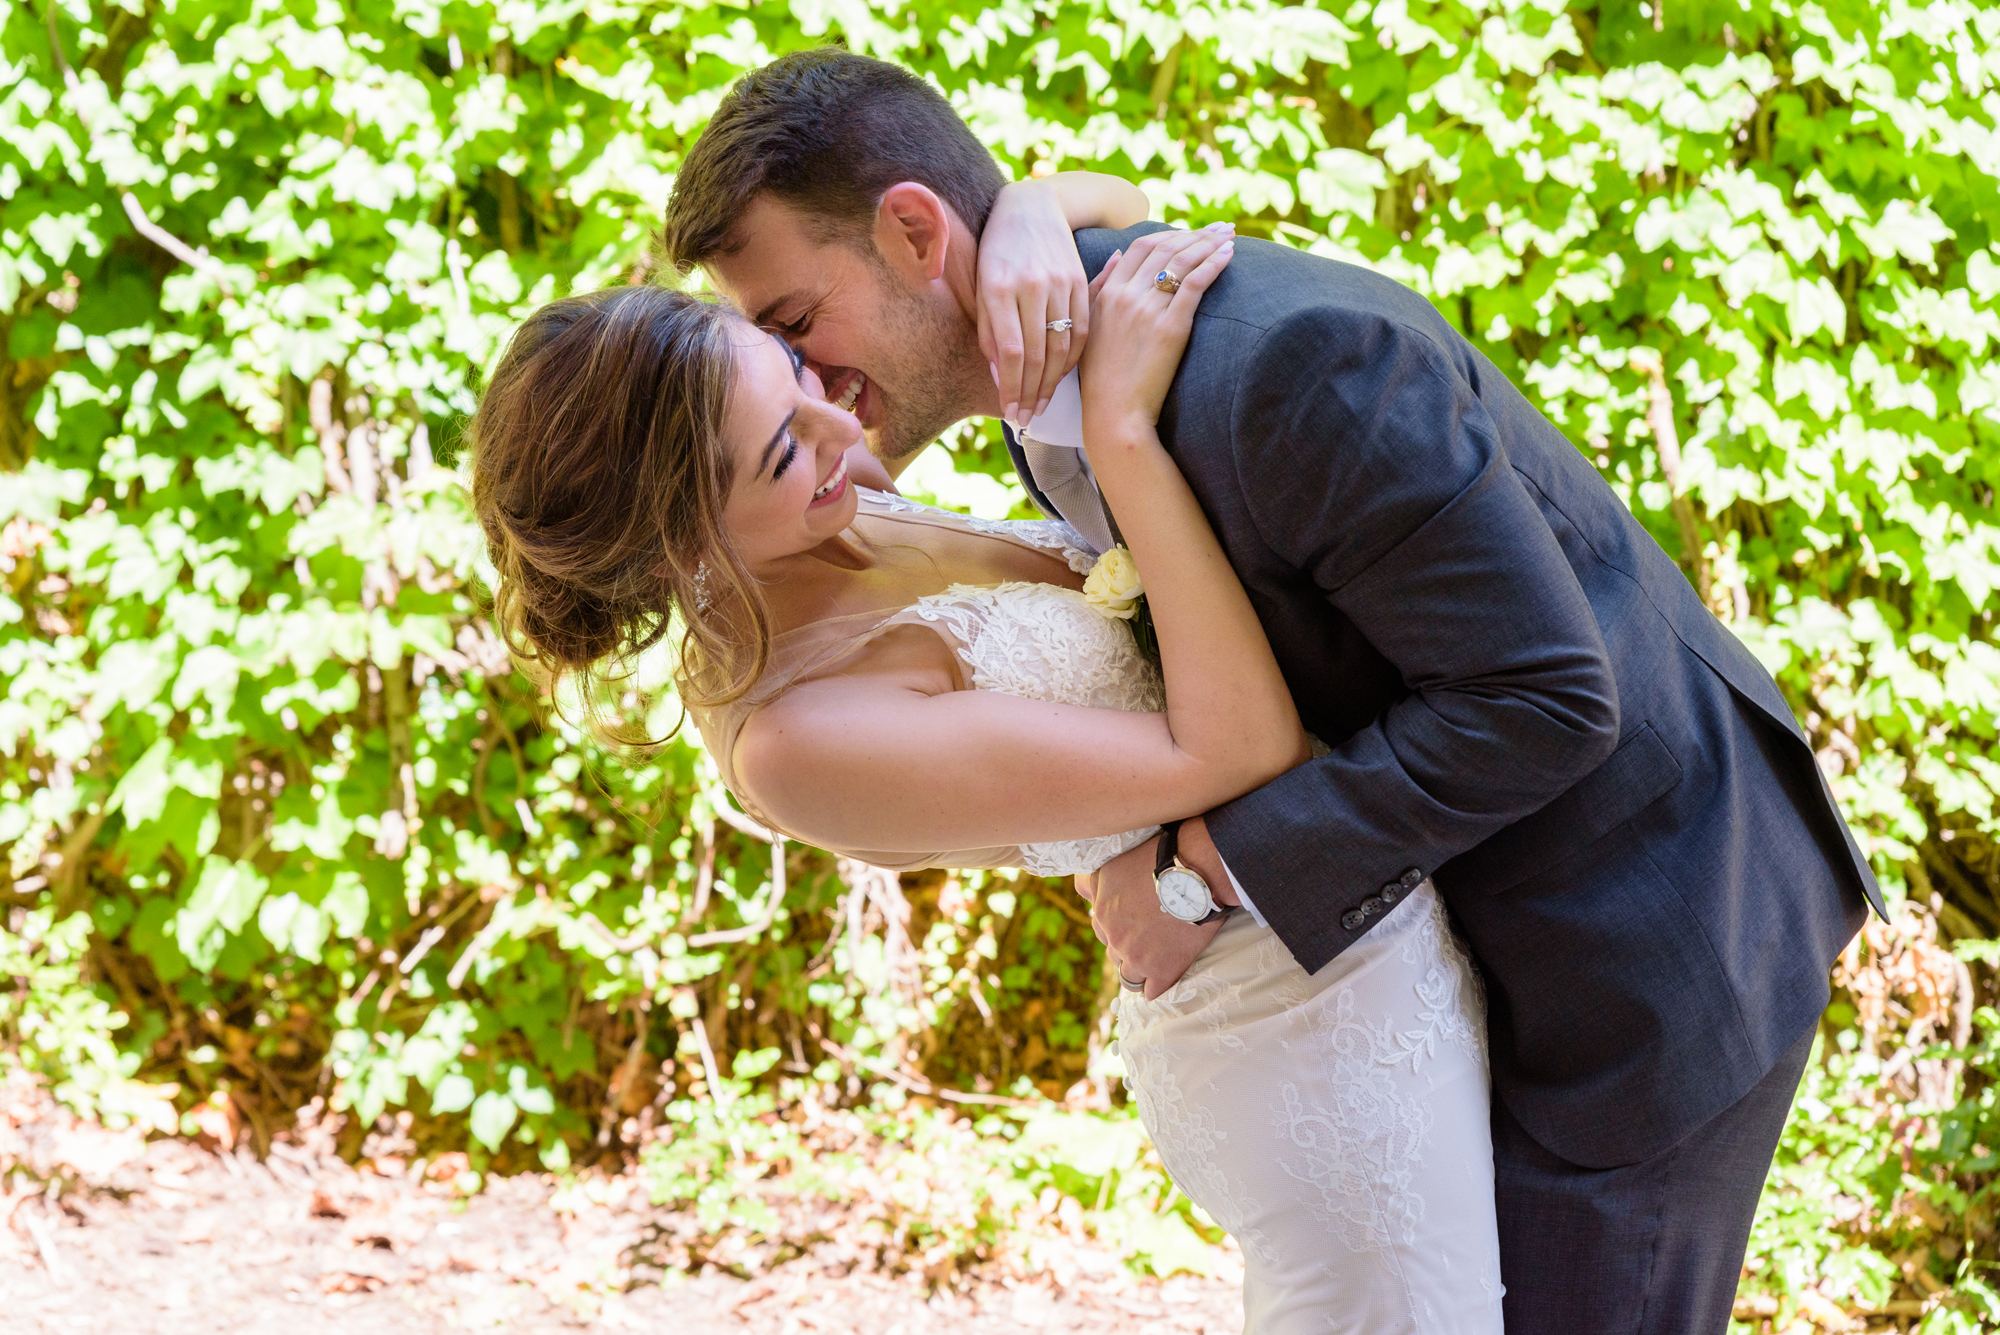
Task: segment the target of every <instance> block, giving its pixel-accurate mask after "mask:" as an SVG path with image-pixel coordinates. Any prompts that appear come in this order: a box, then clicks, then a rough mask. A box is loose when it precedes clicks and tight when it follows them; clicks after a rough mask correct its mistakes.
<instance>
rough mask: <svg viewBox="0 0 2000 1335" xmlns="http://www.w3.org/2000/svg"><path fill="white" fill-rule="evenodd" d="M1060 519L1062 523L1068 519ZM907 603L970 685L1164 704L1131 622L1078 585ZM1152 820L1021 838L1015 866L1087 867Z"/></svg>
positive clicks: (1050, 871)
mask: <svg viewBox="0 0 2000 1335" xmlns="http://www.w3.org/2000/svg"><path fill="white" fill-rule="evenodd" d="M1062 527H1064V528H1067V525H1063V526H1062ZM911 611H912V612H913V613H914V614H915V615H916V616H917V617H918V618H920V619H922V620H923V621H925V622H928V623H929V624H931V625H932V626H935V627H937V628H938V629H940V630H941V631H943V632H944V633H945V634H946V636H947V638H948V639H949V640H950V641H951V643H952V645H953V647H954V648H955V649H956V650H957V652H958V657H959V661H960V662H962V663H963V664H964V665H965V668H966V672H967V674H968V676H969V677H970V678H971V681H972V684H973V686H974V687H976V688H977V689H979V690H982V691H1000V692H1003V693H1005V694H1007V695H1017V696H1022V697H1025V698H1027V699H1030V700H1047V701H1050V702H1052V703H1056V704H1065V705H1080V706H1083V707H1085V708H1089V709H1119V710H1126V711H1144V712H1152V713H1157V712H1159V711H1160V710H1163V709H1165V708H1166V707H1167V696H1166V690H1165V688H1164V687H1163V686H1162V685H1161V682H1160V670H1159V668H1158V667H1157V666H1156V665H1155V664H1154V663H1153V661H1152V660H1151V659H1150V658H1147V657H1146V656H1145V655H1144V654H1142V653H1140V652H1139V647H1138V645H1137V644H1136V643H1135V642H1134V641H1133V639H1132V632H1131V628H1130V627H1129V626H1128V625H1127V624H1126V623H1125V622H1123V621H1117V620H1114V619H1112V618H1110V617H1107V616H1105V615H1104V614H1103V613H1102V612H1099V611H1098V610H1097V609H1096V608H1094V607H1092V606H1091V605H1090V603H1088V602H1087V601H1085V599H1084V597H1083V595H1082V594H1080V593H1078V592H1076V591H1075V590H1073V589H1065V588H1062V587H1061V586H1059V585H1055V584H1031V583H1022V582H1016V583H1010V584H997V585H992V586H974V585H969V584H955V585H953V586H952V587H951V588H949V589H946V590H945V591H944V592H943V593H938V594H933V595H931V596H930V597H928V598H924V599H922V600H920V601H919V602H918V603H917V604H916V606H915V607H913V608H912V609H911ZM1158 831H1159V827H1158V826H1148V827H1147V828H1145V829H1143V830H1128V831H1126V832H1125V833H1123V834H1114V835H1105V836H1102V837H1099V838H1095V839H1073V840H1068V841H1065V842H1061V843H1050V844H1028V845H1024V846H1023V847H1022V848H1021V866H1022V867H1023V868H1024V869H1025V870H1028V871H1031V872H1033V873H1035V874H1036V875H1037V876H1071V875H1074V874H1076V873H1077V872H1083V871H1095V870H1096V869H1097V868H1099V867H1101V866H1103V865H1104V864H1105V863H1107V862H1109V861H1110V860H1111V859H1112V858H1115V857H1117V856H1118V855H1119V854H1120V853H1123V852H1126V851H1127V850H1129V849H1132V848H1136V847H1138V846H1139V845H1140V844H1142V843H1144V842H1145V841H1146V840H1148V839H1150V838H1152V837H1153V835H1154V834H1156V833H1158Z"/></svg>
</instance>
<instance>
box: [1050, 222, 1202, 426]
mask: <svg viewBox="0 0 2000 1335" xmlns="http://www.w3.org/2000/svg"><path fill="white" fill-rule="evenodd" d="M1235 249H1236V231H1235V228H1234V227H1233V226H1232V225H1231V224H1229V223H1211V224H1210V225H1209V226H1207V227H1204V228H1202V229H1201V230H1200V231H1197V232H1181V231H1171V232H1149V233H1147V234H1146V235H1145V236H1142V237H1140V238H1139V239H1138V240H1137V241H1135V242H1133V243H1132V248H1131V249H1130V250H1128V251H1125V252H1123V253H1122V254H1116V255H1113V256H1112V257H1111V258H1110V260H1108V261H1106V263H1105V265H1104V269H1103V271H1102V272H1100V273H1099V274H1098V275H1097V279H1096V281H1095V282H1093V283H1092V284H1091V285H1090V294H1091V302H1090V305H1091V316H1092V324H1093V328H1094V330H1095V332H1094V333H1093V334H1092V335H1091V338H1090V342H1089V344H1088V345H1087V346H1086V347H1085V348H1084V351H1083V375H1082V382H1083V385H1082V387H1083V415H1084V420H1085V421H1086V422H1094V423H1096V424H1097V425H1098V426H1099V427H1100V428H1103V427H1115V426H1116V425H1117V424H1118V423H1120V422H1123V421H1135V422H1140V423H1142V424H1143V425H1144V426H1145V427H1146V428H1148V429H1151V428H1152V427H1154V426H1156V425H1158V423H1159V420H1160V405H1161V404H1162V403H1164V402H1166V397H1167V386H1169V385H1171V384H1172V383H1173V380H1174V372H1175V371H1176V370H1178V369H1179V367H1180V363H1181V354H1182V353H1183V352H1185V351H1186V350H1187V341H1188V335H1189V333H1191V332H1192V331H1193V329H1194V312H1195V307H1196V306H1198V305H1199V304H1200V303H1201V295H1202V293H1204V292H1206V291H1207V290H1208V287H1209V284H1211V283H1213V282H1214V281H1215V280H1216V279H1217V278H1218V277H1219V276H1221V274H1222V271H1223V270H1224V269H1226V268H1228V267H1229V260H1230V256H1231V255H1233V254H1234V253H1235ZM1161 274H1169V275H1172V276H1173V277H1174V278H1177V279H1179V280H1180V287H1179V288H1178V289H1177V290H1176V291H1174V292H1173V293H1171V294H1169V293H1167V292H1163V291H1161V290H1160V288H1159V286H1158V279H1159V276H1160V275H1161ZM1093 434H1094V433H1093V432H1092V431H1091V430H1089V429H1088V428H1086V430H1085V438H1086V439H1089V438H1090V437H1091V436H1092V435H1093Z"/></svg>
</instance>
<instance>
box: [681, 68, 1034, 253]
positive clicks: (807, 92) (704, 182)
mask: <svg viewBox="0 0 2000 1335" xmlns="http://www.w3.org/2000/svg"><path fill="white" fill-rule="evenodd" d="M902 181H915V182H916V183H917V184H919V185H923V186H928V187H929V188H930V189H931V190H933V191H935V192H936V193H937V195H938V197H939V198H940V199H942V200H944V202H945V203H947V204H949V205H950V206H951V208H952V211H953V212H954V213H956V214H958V216H959V218H960V220H961V221H963V222H964V223H965V225H966V226H967V227H969V228H971V229H972V234H973V235H974V236H977V235H979V233H980V231H981V229H983V228H984V227H985V226H986V215H987V214H988V213H989V212H991V211H992V208H993V200H994V198H995V197H996V196H998V195H999V193H1000V188H1001V187H1002V186H1003V185H1005V184H1006V183H1007V178H1006V176H1005V175H1004V174H1003V173H1002V172H1001V170H1000V167H999V165H998V164H997V163H995V162H994V161H993V155H992V154H991V153H989V152H987V151H986V146H985V145H984V144H981V143H980V142H979V140H978V139H977V138H976V137H975V136H974V135H973V133H972V131H971V130H970V129H969V128H967V126H966V124H965V122H964V121H963V120H961V119H959V116H958V113H957V112H955V111H953V110H952V109H951V103H949V102H947V101H946V100H945V99H944V97H943V95H942V94H940V93H939V92H938V91H937V90H936V89H935V88H932V87H931V86H930V85H929V84H927V83H925V82H924V81H923V80H922V79H920V78H918V77H917V76H916V75H914V74H912V73H910V71H908V70H906V69H904V68H903V67H902V66H900V65H892V64H890V63H889V62H887V61H885V60H871V59H870V58H868V57H867V56H857V55H855V54H854V53H852V52H851V51H843V50H841V49H840V48H838V47H821V48H819V49H817V50H813V51H795V52H793V53H792V54H791V55H788V56H782V57H780V58H779V59H777V60H774V61H772V62H771V63H770V64H768V65H766V66H764V67H763V68H762V69H758V70H752V71H751V72H750V73H748V74H746V75H744V76H743V77H742V78H741V79H739V80H737V83H736V86H735V87H734V88H732V89H730V90H729V95H728V96H727V97H725V98H723V100H722V105H721V106H720V107H718V108H716V112H715V117H714V119H712V120H711V121H709V123H708V128H707V129H706V130H703V131H702V133H701V138H700V139H699V140H697V141H696V142H695V146H694V147H693V148H692V149H690V150H688V154H687V157H686V158H685V159H683V160H682V162H681V168H680V172H679V173H678V175H677V176H676V177H675V180H674V192H673V197H672V199H671V200H670V201H669V202H668V204H667V218H666V226H665V227H664V228H663V229H662V230H661V234H660V244H661V248H662V249H663V250H664V251H665V253H666V256H667V258H668V260H670V261H671V262H672V263H673V264H674V266H675V267H676V268H678V269H680V270H681V271H682V272H683V273H685V272H687V271H688V270H690V269H692V268H694V267H695V266H696V265H698V264H702V263H704V262H706V261H708V260H710V259H712V258H714V257H715V256H718V255H725V254H728V253H730V252H731V251H733V250H734V249H735V248H736V247H737V246H738V245H740V244H741V241H740V239H739V238H736V237H735V236H734V235H733V233H734V232H735V230H736V225H737V223H739V222H740V221H742V218H743V215H744V214H745V213H746V212H747V211H748V210H749V208H750V205H751V202H752V201H754V200H755V199H756V198H757V196H758V195H760V194H770V195H772V196H774V197H776V198H777V199H779V200H782V201H783V202H784V203H786V204H789V205H791V206H792V207H793V208H795V209H797V210H799V212H801V213H802V214H804V215H805V216H806V217H807V218H808V219H809V220H811V221H812V222H813V223H814V224H816V226H817V228H818V230H819V232H820V234H821V237H822V239H823V240H829V241H831V240H836V239H847V240H854V239H861V240H862V241H863V244H864V248H867V247H866V238H867V237H868V235H869V233H870V231H871V229H872V228H873V226H874V218H875V210H876V208H877V207H878V206H879V205H880V204H881V202H882V195H883V193H884V192H886V191H887V190H888V189H889V187H890V186H892V185H896V184H897V183H899V182H902Z"/></svg>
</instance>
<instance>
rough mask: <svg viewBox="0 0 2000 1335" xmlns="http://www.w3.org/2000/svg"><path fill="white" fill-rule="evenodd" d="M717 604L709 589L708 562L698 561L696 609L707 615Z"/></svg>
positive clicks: (696, 568) (695, 573) (700, 613)
mask: <svg viewBox="0 0 2000 1335" xmlns="http://www.w3.org/2000/svg"><path fill="white" fill-rule="evenodd" d="M714 606H715V599H714V597H713V596H712V595H711V594H710V593H709V591H708V562H706V561H698V562H696V563H695V568H694V610H695V612H696V613H697V614H699V615H702V616H706V615H707V614H708V612H709V611H710V609H712V608H713V607H714Z"/></svg>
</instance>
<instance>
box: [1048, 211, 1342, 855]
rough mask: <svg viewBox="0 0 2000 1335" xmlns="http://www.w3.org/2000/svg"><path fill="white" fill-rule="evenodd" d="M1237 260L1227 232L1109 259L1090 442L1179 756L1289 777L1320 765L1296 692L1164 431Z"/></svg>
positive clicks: (1172, 240) (1153, 237)
mask: <svg viewBox="0 0 2000 1335" xmlns="http://www.w3.org/2000/svg"><path fill="white" fill-rule="evenodd" d="M1234 246H1235V236H1234V233H1233V232H1232V231H1231V230H1229V229H1228V227H1227V226H1226V225H1223V224H1218V225H1216V226H1213V227H1209V228H1204V229H1203V230H1201V231H1198V232H1179V231H1167V232H1153V233H1149V234H1147V235H1145V236H1142V237H1140V238H1138V239H1137V240H1136V241H1134V242H1133V243H1132V247H1131V249H1130V250H1129V251H1127V252H1125V253H1123V254H1119V255H1114V256H1112V258H1111V261H1110V262H1109V263H1107V264H1106V265H1105V267H1104V270H1103V272H1102V273H1101V274H1099V276H1098V279H1097V282H1096V283H1094V284H1093V285H1092V289H1093V295H1094V301H1093V303H1092V304H1093V306H1094V308H1095V310H1096V311H1097V323H1098V332H1097V336H1096V337H1095V338H1094V339H1093V340H1092V341H1091V345H1090V347H1089V348H1088V349H1087V350H1086V351H1085V353H1084V358H1083V377H1082V388H1083V439H1084V448H1085V453H1086V454H1087V455H1088V456H1089V459H1090V466H1091V471H1092V472H1093V473H1094V474H1095V475H1096V477H1097V483H1098V486H1099V487H1100V488H1101V489H1102V490H1103V493H1104V498H1105V502H1106V504H1108V505H1109V506H1110V508H1111V512H1112V513H1113V514H1114V515H1116V516H1117V517H1118V521H1119V524H1120V529H1121V533H1122V536H1123V537H1124V539H1125V543H1126V545H1127V546H1128V547H1129V548H1130V549H1131V551H1132V559H1133V560H1134V561H1135V562H1136V563H1137V565H1138V567H1139V575H1140V578H1141V580H1142V581H1143V582H1144V584H1145V588H1146V606H1147V610H1148V611H1149V612H1150V613H1151V614H1152V618H1153V629H1154V631H1155V633H1156V635H1157V637H1158V640H1159V646H1160V669H1161V674H1162V676H1163V677H1164V679H1165V682H1166V688H1167V711H1166V723H1167V726H1168V728H1169V729H1170V730H1171V732H1172V733H1173V735H1174V739H1175V744H1176V746H1177V747H1178V748H1180V749H1183V750H1192V751H1196V752H1199V753H1200V754H1201V755H1202V756H1203V757H1204V759H1205V760H1206V761H1208V762H1209V763H1219V764H1231V763H1233V762H1234V761H1235V760H1236V758H1237V757H1239V756H1241V757H1245V758H1248V757H1250V756H1253V755H1254V756H1259V757H1263V756H1269V755H1272V754H1274V752H1275V753H1276V754H1278V755H1279V756H1280V757H1281V764H1282V767H1283V768H1285V769H1289V768H1291V767H1292V766H1293V765H1296V764H1300V763H1303V762H1304V761H1305V760H1307V759H1308V758H1309V757H1310V755H1311V751H1310V748H1309V747H1308V745H1307V742H1306V735H1305V729H1304V727H1303V726H1302V725H1301V724H1300V722H1299V715H1298V709H1297V706H1295V705H1294V704H1293V702H1292V693H1291V690H1290V688H1289V687H1287V686H1286V684H1285V679H1284V675H1283V673H1281V672H1280V671H1279V670H1278V661H1277V658H1276V657H1275V656H1274V655H1273V654H1272V652H1271V645H1270V642H1269V641H1268V640H1267V639H1266V638H1265V636H1264V628H1263V626H1262V625H1261V624H1260V623H1259V622H1258V620H1257V614H1256V612H1255V611H1254V610H1253V609H1252V608H1251V606H1250V598H1249V595H1248V594H1246V593H1245V592H1244V591H1243V584H1242V581H1240V580H1239V579H1237V577H1236V572H1235V571H1234V570H1233V569H1231V568H1230V565H1229V558H1228V557H1227V555H1225V554H1224V552H1223V550H1222V544H1221V542H1220V541H1219V540H1217V538H1216V536H1215V530H1214V529H1212V528H1210V527H1209V524H1208V517H1207V516H1206V515H1205V514H1203V513H1202V509H1201V505H1200V503H1199V502H1198V501H1196V500H1195V496H1194V491H1193V489H1192V488H1190V487H1189V486H1188V484H1187V479H1186V478H1184V477H1182V476H1181V471H1180V468H1179V467H1178V466H1177V465H1176V464H1175V463H1174V461H1173V459H1172V458H1171V457H1170V456H1169V455H1168V454H1167V451H1166V447H1165V446H1163V445H1162V444H1161V443H1160V436H1159V429H1158V424H1159V417H1160V406H1161V404H1162V403H1163V402H1165V399H1166V394H1167V387H1168V385H1169V384H1171V383H1172V381H1173V377H1174V374H1175V372H1176V370H1177V369H1178V368H1179V364H1180V357H1181V353H1182V351H1184V350H1185V348H1186V347H1187V341H1188V337H1189V334H1190V332H1191V331H1192V329H1193V325H1194V313H1195V307H1196V306H1197V305H1198V304H1199V303H1200V300H1201V294H1202V293H1203V292H1204V291H1206V290H1207V288H1208V285H1209V284H1210V283H1212V282H1214V281H1215V279H1216V278H1217V277H1218V276H1219V275H1220V274H1221V273H1222V270H1223V269H1224V268H1225V267H1226V266H1227V265H1228V263H1229V259H1230V256H1231V254H1232V252H1233V250H1234ZM1162 272H1168V273H1172V274H1174V275H1176V276H1178V278H1179V279H1180V286H1179V290H1178V291H1177V292H1175V293H1174V294H1172V295H1169V294H1167V293H1165V292H1162V291H1160V290H1159V288H1158V287H1157V286H1156V285H1155V275H1157V274H1160V273H1162ZM1206 809H1207V808H1201V809H1200V810H1206ZM1173 814H1174V815H1175V816H1193V815H1197V814H1199V812H1198V811H1197V810H1195V809H1189V810H1185V811H1178V812H1175V813H1173Z"/></svg>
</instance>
